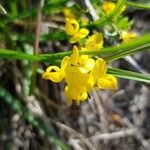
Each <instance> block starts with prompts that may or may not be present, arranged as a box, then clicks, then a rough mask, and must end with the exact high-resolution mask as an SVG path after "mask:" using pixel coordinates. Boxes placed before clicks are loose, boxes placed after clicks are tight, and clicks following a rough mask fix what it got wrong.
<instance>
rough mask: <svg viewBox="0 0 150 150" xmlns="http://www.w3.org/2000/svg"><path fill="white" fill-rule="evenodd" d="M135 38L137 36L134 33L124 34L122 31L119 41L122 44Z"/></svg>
mask: <svg viewBox="0 0 150 150" xmlns="http://www.w3.org/2000/svg"><path fill="white" fill-rule="evenodd" d="M136 37H137V34H136V33H135V32H126V31H123V32H122V35H121V39H122V40H123V42H129V41H131V40H133V39H135V38H136Z"/></svg>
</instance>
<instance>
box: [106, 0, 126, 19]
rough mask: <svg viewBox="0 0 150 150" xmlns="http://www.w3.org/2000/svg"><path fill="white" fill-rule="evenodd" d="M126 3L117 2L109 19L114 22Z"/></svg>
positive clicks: (119, 0)
mask: <svg viewBox="0 0 150 150" xmlns="http://www.w3.org/2000/svg"><path fill="white" fill-rule="evenodd" d="M125 3H126V0H118V2H117V4H116V7H115V8H114V10H113V11H112V13H111V14H110V15H109V17H110V18H111V19H112V20H114V19H115V18H117V17H118V16H119V15H120V12H121V10H122V9H123V7H124V5H125Z"/></svg>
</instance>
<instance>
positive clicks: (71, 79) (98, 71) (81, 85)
mask: <svg viewBox="0 0 150 150" xmlns="http://www.w3.org/2000/svg"><path fill="white" fill-rule="evenodd" d="M42 77H43V78H44V79H46V80H51V81H53V82H60V81H62V80H63V79H65V80H66V83H67V85H66V87H65V95H66V97H67V100H68V102H72V101H76V103H77V104H79V103H80V101H84V100H86V99H87V98H88V92H89V91H90V90H91V89H92V88H93V87H94V86H98V87H99V88H100V89H112V90H115V89H116V88H117V80H116V78H115V77H114V76H113V75H110V74H107V64H106V62H105V61H104V60H103V59H102V58H98V59H97V60H94V59H93V58H91V56H88V55H81V56H80V55H79V50H78V48H77V47H76V46H74V48H73V53H72V54H71V56H70V57H68V56H65V57H64V58H63V60H62V62H61V67H60V68H59V67H57V66H50V67H48V68H47V69H46V71H45V72H44V73H43V75H42Z"/></svg>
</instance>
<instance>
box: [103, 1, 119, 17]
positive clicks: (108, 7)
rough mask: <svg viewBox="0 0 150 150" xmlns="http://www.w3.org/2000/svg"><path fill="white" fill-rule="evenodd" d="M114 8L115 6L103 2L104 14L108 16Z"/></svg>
mask: <svg viewBox="0 0 150 150" xmlns="http://www.w3.org/2000/svg"><path fill="white" fill-rule="evenodd" d="M115 7H116V4H115V3H113V2H108V1H104V3H103V6H102V9H103V10H104V12H105V13H106V14H107V15H109V14H110V13H111V12H112V11H113V10H114V8H115Z"/></svg>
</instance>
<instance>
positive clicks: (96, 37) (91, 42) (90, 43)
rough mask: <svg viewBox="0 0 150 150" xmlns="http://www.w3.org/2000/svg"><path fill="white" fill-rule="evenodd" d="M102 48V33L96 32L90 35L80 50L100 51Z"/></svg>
mask: <svg viewBox="0 0 150 150" xmlns="http://www.w3.org/2000/svg"><path fill="white" fill-rule="evenodd" d="M102 47H103V35H102V33H99V32H96V33H94V34H93V35H91V36H90V37H89V38H88V40H87V41H86V43H85V47H82V48H81V50H92V51H96V50H100V49H101V48H102Z"/></svg>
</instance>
